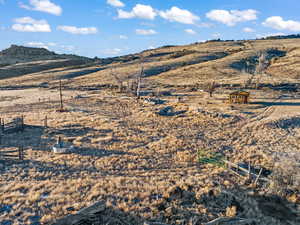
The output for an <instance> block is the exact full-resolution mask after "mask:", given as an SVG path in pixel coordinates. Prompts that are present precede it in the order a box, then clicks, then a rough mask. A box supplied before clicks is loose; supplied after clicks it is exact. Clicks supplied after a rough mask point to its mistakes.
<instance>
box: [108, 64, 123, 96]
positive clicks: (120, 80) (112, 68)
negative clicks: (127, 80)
mask: <svg viewBox="0 0 300 225" xmlns="http://www.w3.org/2000/svg"><path fill="white" fill-rule="evenodd" d="M110 74H111V76H112V77H113V78H114V79H115V80H116V82H117V85H118V88H119V91H120V92H122V91H123V88H124V86H123V82H124V81H123V79H121V78H120V77H119V76H118V75H117V74H116V72H115V68H114V67H111V70H110Z"/></svg>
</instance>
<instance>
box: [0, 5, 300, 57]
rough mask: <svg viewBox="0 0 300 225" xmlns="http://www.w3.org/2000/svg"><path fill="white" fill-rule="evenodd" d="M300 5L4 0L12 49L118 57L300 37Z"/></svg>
mask: <svg viewBox="0 0 300 225" xmlns="http://www.w3.org/2000/svg"><path fill="white" fill-rule="evenodd" d="M299 11H300V2H299V0H285V1H282V0H249V1H248V0H130V1H129V0H85V1H84V0H0V36H1V38H0V49H4V48H7V47H8V46H10V45H11V44H19V45H26V46H33V47H45V48H48V49H49V50H53V51H56V52H59V53H75V54H79V55H84V56H90V57H94V56H98V57H110V56H116V55H124V54H128V53H134V52H138V51H141V50H145V49H148V48H155V47H159V46H163V45H179V44H188V43H193V42H199V41H205V40H210V39H216V38H221V39H253V38H257V37H263V36H268V35H275V34H294V33H300V13H299Z"/></svg>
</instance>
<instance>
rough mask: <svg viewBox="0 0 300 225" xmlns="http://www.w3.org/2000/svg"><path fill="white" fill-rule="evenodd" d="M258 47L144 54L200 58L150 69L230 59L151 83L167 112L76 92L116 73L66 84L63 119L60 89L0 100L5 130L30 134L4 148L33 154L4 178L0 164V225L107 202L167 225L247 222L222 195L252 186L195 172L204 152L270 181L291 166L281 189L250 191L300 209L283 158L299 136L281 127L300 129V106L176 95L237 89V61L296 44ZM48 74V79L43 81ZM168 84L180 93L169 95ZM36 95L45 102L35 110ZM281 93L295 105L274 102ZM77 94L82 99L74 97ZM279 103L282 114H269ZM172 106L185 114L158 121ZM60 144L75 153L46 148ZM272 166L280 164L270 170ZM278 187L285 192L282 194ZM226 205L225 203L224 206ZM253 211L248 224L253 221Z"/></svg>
mask: <svg viewBox="0 0 300 225" xmlns="http://www.w3.org/2000/svg"><path fill="white" fill-rule="evenodd" d="M252 45H254V48H252V47H251V48H250V46H249V43H248V42H246V43H243V44H242V45H241V44H236V43H232V42H228V43H225V44H224V43H205V44H201V45H200V44H198V45H190V46H185V47H171V48H161V49H157V50H155V51H149V52H146V53H145V57H146V58H147V55H150V54H154V53H155V54H158V53H166V52H179V53H176V54H177V55H178V54H179V55H180V54H183V53H182V49H183V48H185V49H187V50H188V51H197V52H190V53H189V54H185V55H183V56H182V57H179V58H172V57H174V55H173V56H172V55H171V56H170V55H162V56H159V58H157V57H154V58H155V60H153V61H149V62H146V63H145V67H146V69H147V68H151V67H158V66H163V65H168V64H170V63H175V62H176V63H179V62H180V63H182V62H188V61H190V60H191V59H193V58H195V57H199V56H204V55H207V54H208V53H207V52H208V51H209V52H212V53H214V52H221V51H223V52H230V53H232V55H229V56H226V57H224V58H222V59H217V60H214V61H210V62H204V63H199V64H195V65H190V66H184V67H181V68H177V69H175V70H170V71H168V72H165V73H161V74H159V75H157V76H153V77H150V78H146V79H145V80H144V89H149V90H151V91H156V90H157V89H159V90H165V89H166V90H168V91H171V92H172V94H173V95H174V96H161V98H162V99H163V100H165V101H166V103H164V104H162V105H153V104H149V103H147V102H144V101H143V100H141V101H139V102H137V101H136V100H135V99H133V98H131V97H128V96H124V95H125V94H120V93H117V92H116V91H112V90H110V89H107V88H102V87H99V88H98V90H85V91H84V90H81V89H80V88H81V87H88V86H97V85H99V84H105V83H111V81H112V79H111V77H109V71H110V70H109V69H107V70H102V71H98V72H96V73H93V74H89V75H86V76H82V77H78V78H74V79H72V80H69V81H67V82H66V83H65V89H67V90H65V91H64V95H65V96H66V98H65V107H66V108H67V109H68V111H67V112H64V113H57V112H56V108H58V106H59V102H58V101H57V99H56V96H57V90H56V89H50V90H48V89H26V90H22V91H15V90H11V91H1V94H2V96H3V98H2V100H3V101H1V102H0V105H1V109H0V112H1V114H2V115H1V117H4V118H5V119H6V120H9V119H11V118H13V117H15V116H18V115H22V114H23V115H25V123H26V124H30V125H34V126H35V127H31V128H27V129H26V131H25V133H23V134H10V135H5V139H4V142H3V143H2V149H3V150H5V149H9V148H14V147H16V146H18V145H19V144H23V145H24V147H25V149H26V154H27V156H26V160H25V161H23V162H13V163H8V162H7V163H5V165H4V166H5V169H1V168H2V167H1V166H0V193H1V195H0V221H8V220H9V221H11V222H12V223H13V224H28V223H29V224H30V223H34V222H37V221H39V222H40V223H42V224H47V223H50V222H53V221H54V220H55V219H57V218H60V217H63V216H65V215H67V214H70V213H75V212H77V211H78V210H80V209H81V208H83V207H86V206H88V205H90V204H92V203H95V202H97V201H105V202H106V204H107V206H108V207H111V208H115V209H119V210H122V211H124V212H125V213H127V214H131V215H134V216H137V217H139V218H142V220H154V221H160V222H165V223H170V224H191V223H192V222H191V218H194V219H197V220H198V222H199V223H204V222H207V221H209V220H212V219H214V218H217V217H220V216H229V217H234V216H235V215H244V214H241V212H240V211H239V209H238V208H236V206H234V205H230V204H227V203H228V202H231V200H230V198H229V197H228V196H224V195H223V194H222V193H221V192H222V190H224V189H232V190H233V192H234V190H237V189H236V187H237V186H239V187H243V188H245V189H247V188H251V186H249V185H248V184H247V182H245V179H244V178H242V177H238V176H236V175H234V174H232V173H230V172H229V171H228V170H227V169H226V168H224V167H220V166H217V165H214V164H199V162H198V154H197V153H198V152H199V150H203V149H204V150H205V151H206V152H207V154H208V155H210V156H211V155H216V154H222V156H223V157H224V158H227V159H229V160H230V161H233V162H235V163H249V162H250V163H251V165H253V166H257V167H264V168H267V169H269V170H272V171H273V170H274V171H275V168H282V167H283V168H285V169H286V170H285V171H284V172H282V171H281V172H278V173H275V172H274V177H275V176H277V175H276V174H279V175H280V176H281V177H280V179H283V181H282V180H280V182H277V183H276V182H275V181H276V179H277V178H274V182H275V183H274V184H273V186H272V188H271V187H269V188H268V189H266V188H265V187H264V186H263V184H262V183H259V184H258V186H257V189H255V191H261V192H264V193H266V192H267V191H273V192H274V191H275V192H276V193H277V194H280V192H282V193H284V196H285V197H286V198H287V199H289V200H290V201H291V202H294V204H296V205H297V204H298V207H299V191H300V190H299V188H298V187H299V186H297V185H299V183H297V182H299V180H298V178H297V176H293V177H289V174H290V173H291V171H295V169H296V167H295V166H297V163H299V161H296V162H295V164H293V165H294V166H292V164H291V163H290V162H286V161H285V160H286V159H288V158H290V157H291V156H292V155H293V154H294V153H295V152H297V151H298V149H299V147H300V146H299V141H298V138H299V136H300V128H299V126H298V125H297V126H290V125H289V123H287V122H280V121H282V119H283V115H286V116H287V117H288V118H289V119H291V118H294V119H293V121H294V122H295V121H296V122H297V121H298V120H297V119H295V118H297V115H298V112H299V100H297V98H296V97H297V96H296V97H295V96H293V95H291V94H290V93H282V92H279V91H271V90H270V89H264V90H255V91H254V90H250V91H251V101H253V102H254V101H257V102H259V103H257V104H254V103H253V104H251V105H246V106H232V107H230V106H229V105H228V104H227V103H226V102H225V100H226V98H227V94H228V93H229V92H230V91H231V90H228V89H224V88H217V90H216V92H215V93H214V96H213V97H212V98H210V97H209V96H208V95H207V94H206V93H203V92H199V91H192V92H191V91H190V89H189V88H183V87H177V86H176V85H178V84H195V81H197V82H198V81H199V79H200V78H201V79H203V81H206V80H207V79H209V80H210V79H211V78H212V77H213V79H214V80H216V81H217V83H219V84H226V83H229V84H234V83H241V82H242V81H243V80H245V79H247V78H248V76H247V77H244V76H243V75H242V74H241V73H239V72H238V71H234V70H233V69H231V68H229V67H228V65H229V64H230V62H232V61H233V60H238V59H240V58H241V57H248V56H251V55H253V52H255V51H258V50H261V49H264V48H271V47H274V46H275V47H276V46H278V47H280V48H282V45H283V46H284V48H285V49H287V50H289V49H292V48H294V47H295V46H297V45H296V43H295V42H294V41H290V40H282V41H274V42H270V41H257V42H255V43H252ZM253 49H254V50H253ZM242 50H243V51H242ZM296 51H298V50H297V49H295V50H293V51H291V52H289V53H288V55H287V56H286V57H285V58H284V59H280V60H279V61H276V62H275V64H274V65H272V66H271V67H270V70H272V69H274V68H275V67H276V65H277V64H278V65H279V64H280V63H283V61H284V60H287V59H289V58H290V57H291V60H296V59H295V58H296V56H297V54H296ZM170 57H171V58H170ZM158 59H159V60H158ZM281 60H283V61H281ZM136 63H138V62H136ZM289 66H290V67H289V68H293V66H292V65H289ZM114 68H115V72H116V73H118V74H122V75H124V76H128V77H130V76H131V75H133V74H135V73H136V72H138V68H137V67H136V65H135V64H130V63H123V64H118V65H114ZM50 73H51V74H52V75H51V79H53V80H51V79H50V78H49V76H48V75H49V74H50ZM65 73H66V72H62V71H60V72H51V71H48V72H47V73H46V74H43V75H42V74H31V75H26V76H23V77H19V78H13V79H7V80H2V81H1V85H12V84H14V83H16V82H18V83H19V84H20V85H28V84H31V83H32V82H35V84H39V83H42V82H45V81H47V82H49V84H50V86H52V87H57V84H58V83H57V80H56V78H57V77H58V76H61V75H65ZM225 73H226V74H227V75H228V76H227V75H226V74H225ZM228 73H230V74H228ZM203 74H205V76H204V75H203ZM235 75H236V76H235ZM44 77H47V79H45V78H44ZM262 79H263V81H264V82H266V83H272V82H273V83H274V82H279V83H284V82H286V81H291V82H295V80H293V77H292V76H286V77H284V78H283V76H280V77H278V76H276V74H275V73H274V76H271V77H270V76H265V77H263V78H262ZM159 83H163V84H159ZM166 84H170V85H175V86H172V87H171V88H170V87H168V86H167V85H166ZM36 93H38V95H39V96H41V98H43V99H48V100H47V101H41V102H40V103H38V97H37V95H36ZM283 94H285V95H288V96H290V97H293V98H292V99H281V100H278V98H279V96H281V95H283ZM78 95H80V96H82V97H81V98H73V97H74V96H78ZM176 95H178V96H181V95H183V100H182V101H180V102H178V96H176ZM12 96H18V98H12ZM49 97H50V102H49ZM294 97H295V98H294ZM273 101H278V102H280V103H284V104H282V105H280V104H278V105H273V106H270V105H271V103H272V102H273ZM16 104H18V105H16ZM166 106H171V107H173V108H174V110H175V111H177V112H179V111H184V113H181V114H178V115H176V116H171V117H164V116H159V115H158V114H157V112H158V111H159V110H160V109H162V108H164V107H166ZM199 109H200V110H199ZM45 115H47V117H48V126H49V128H47V129H44V128H43V127H42V124H43V122H42V119H44V117H45ZM284 121H286V120H284ZM288 121H289V120H288ZM278 124H279V125H278ZM293 124H295V123H293ZM58 136H61V137H62V138H63V139H64V140H65V141H68V142H70V144H72V145H73V146H74V147H75V149H74V151H72V152H71V153H69V154H65V155H55V154H54V153H52V152H51V146H52V145H53V144H54V143H55V141H56V138H57V137H58ZM297 160H299V158H297ZM274 163H277V164H276V165H280V166H276V167H274ZM286 164H289V165H290V166H291V169H289V168H287V167H286V166H285V165H286ZM282 165H283V166H282ZM276 171H277V169H276ZM278 171H280V170H278ZM286 178H293V179H292V182H291V180H287V181H285V180H284V179H286ZM277 180H278V179H277ZM276 185H277V186H278V185H279V186H280V187H279V188H281V189H280V190H279V189H276V188H278V187H276ZM288 190H292V192H288ZM241 198H242V197H241ZM224 199H225V200H226V199H227V200H228V202H227V203H226V204H225V203H224V204H223V203H222V204H219V203H220V202H222V201H223V200H224ZM247 199H248V198H247ZM221 200H222V201H221ZM243 204H244V203H243ZM245 204H246V203H245ZM253 204H254V203H253ZM255 204H256V203H255ZM2 208H3V210H4V211H3V212H2V211H1V209H2ZM4 208H5V209H4ZM247 212H248V211H247ZM248 213H249V214H247V215H253V214H251V212H250V211H249V212H248ZM245 215H246V214H245ZM261 216H262V217H263V215H261ZM268 218H269V217H268ZM270 220H271V221H273V222H274V221H275V222H274V223H273V224H276V223H277V222H278V218H276V217H273V215H272V216H271V219H270ZM263 221H267V220H263ZM276 221H277V222H276ZM291 224H292V223H291Z"/></svg>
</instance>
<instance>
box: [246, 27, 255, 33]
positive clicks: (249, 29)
mask: <svg viewBox="0 0 300 225" xmlns="http://www.w3.org/2000/svg"><path fill="white" fill-rule="evenodd" d="M243 31H244V32H246V33H253V32H255V30H254V29H252V28H250V27H245V28H244V29H243Z"/></svg>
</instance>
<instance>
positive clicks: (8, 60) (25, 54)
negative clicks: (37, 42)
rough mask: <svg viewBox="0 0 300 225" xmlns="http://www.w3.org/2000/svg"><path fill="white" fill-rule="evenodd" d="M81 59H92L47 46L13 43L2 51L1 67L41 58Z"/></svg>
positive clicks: (88, 60) (0, 56) (0, 57)
mask: <svg viewBox="0 0 300 225" xmlns="http://www.w3.org/2000/svg"><path fill="white" fill-rule="evenodd" d="M58 59H66V60H71V59H72V60H74V59H75V60H81V61H83V62H86V63H87V62H91V61H92V59H90V58H87V57H81V56H76V55H66V54H56V53H55V52H51V51H49V50H47V49H45V48H31V47H24V46H18V45H11V46H10V47H9V48H8V49H5V50H3V51H1V52H0V67H4V66H8V65H13V64H18V63H27V62H34V61H41V60H58Z"/></svg>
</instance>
